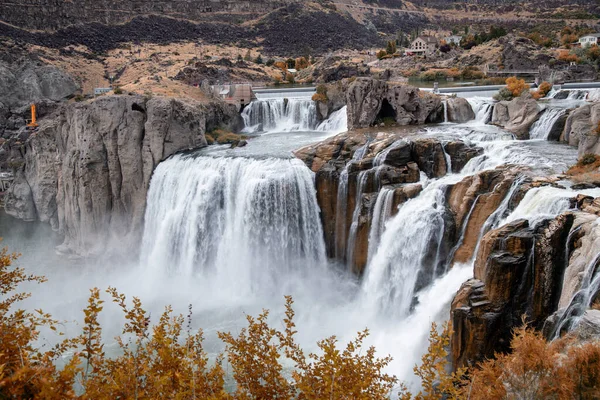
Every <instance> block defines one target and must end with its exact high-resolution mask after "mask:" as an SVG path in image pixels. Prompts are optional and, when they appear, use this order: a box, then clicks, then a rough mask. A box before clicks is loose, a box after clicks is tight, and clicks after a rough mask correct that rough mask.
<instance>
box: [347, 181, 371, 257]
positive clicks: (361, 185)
mask: <svg viewBox="0 0 600 400" xmlns="http://www.w3.org/2000/svg"><path fill="white" fill-rule="evenodd" d="M367 178H368V171H360V172H359V173H358V177H357V179H356V196H355V200H354V212H353V213H352V222H351V224H350V232H349V233H348V245H347V246H346V260H347V261H348V263H351V262H352V259H353V257H354V247H355V244H356V232H357V230H358V217H359V216H360V210H361V207H362V204H361V203H362V194H363V192H364V190H365V185H366V183H367Z"/></svg>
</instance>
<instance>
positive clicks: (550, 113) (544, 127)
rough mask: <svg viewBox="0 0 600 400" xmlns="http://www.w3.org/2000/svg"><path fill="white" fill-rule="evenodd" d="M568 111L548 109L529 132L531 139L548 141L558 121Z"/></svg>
mask: <svg viewBox="0 0 600 400" xmlns="http://www.w3.org/2000/svg"><path fill="white" fill-rule="evenodd" d="M566 113H567V110H565V109H564V108H548V109H546V111H544V113H543V114H542V116H541V117H540V119H539V120H537V121H536V122H535V123H534V124H533V125H532V126H531V130H530V131H529V137H530V138H531V139H543V140H547V139H548V135H549V134H550V131H552V128H553V127H554V124H555V123H556V121H558V120H559V118H560V117H562V116H563V115H565V114H566Z"/></svg>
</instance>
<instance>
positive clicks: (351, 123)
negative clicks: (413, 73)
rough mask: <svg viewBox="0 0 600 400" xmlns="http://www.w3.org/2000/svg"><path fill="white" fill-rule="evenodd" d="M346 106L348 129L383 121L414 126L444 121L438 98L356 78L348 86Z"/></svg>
mask: <svg viewBox="0 0 600 400" xmlns="http://www.w3.org/2000/svg"><path fill="white" fill-rule="evenodd" d="M346 105H347V106H348V129H350V130H352V129H357V128H366V127H369V126H372V125H374V124H380V123H386V122H388V123H389V122H391V123H395V124H397V125H418V124H424V123H426V122H443V121H444V108H443V105H442V103H441V100H440V98H439V96H436V95H433V94H430V93H428V92H422V91H420V90H419V89H418V88H415V87H413V86H408V85H402V84H394V83H391V82H387V81H382V80H377V79H371V78H357V79H356V80H354V81H353V82H352V83H350V85H349V86H348V89H347V91H346Z"/></svg>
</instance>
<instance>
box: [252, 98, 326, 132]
mask: <svg viewBox="0 0 600 400" xmlns="http://www.w3.org/2000/svg"><path fill="white" fill-rule="evenodd" d="M242 119H243V120H244V125H245V127H246V128H245V129H244V132H246V133H255V132H291V131H314V130H315V129H316V128H317V125H318V121H317V107H316V104H315V102H314V101H312V99H311V98H310V97H297V98H273V99H261V100H255V101H253V102H252V103H250V104H249V105H248V106H247V107H246V108H245V109H244V111H242Z"/></svg>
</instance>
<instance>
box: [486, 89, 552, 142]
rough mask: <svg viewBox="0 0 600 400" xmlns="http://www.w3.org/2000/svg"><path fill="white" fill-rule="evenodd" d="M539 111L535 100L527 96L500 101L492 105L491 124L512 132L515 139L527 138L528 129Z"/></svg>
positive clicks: (537, 116)
mask: <svg viewBox="0 0 600 400" xmlns="http://www.w3.org/2000/svg"><path fill="white" fill-rule="evenodd" d="M540 111H541V109H540V107H539V106H538V103H537V101H536V100H534V99H533V98H531V97H528V96H520V97H517V98H515V99H513V100H511V101H500V102H498V103H496V104H495V105H494V111H493V113H492V121H491V124H493V125H498V126H500V127H502V128H504V129H506V130H507V131H510V132H512V133H514V134H515V136H516V137H517V139H521V140H524V139H529V129H530V128H531V125H533V123H534V122H535V121H537V119H538V118H539V115H540Z"/></svg>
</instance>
